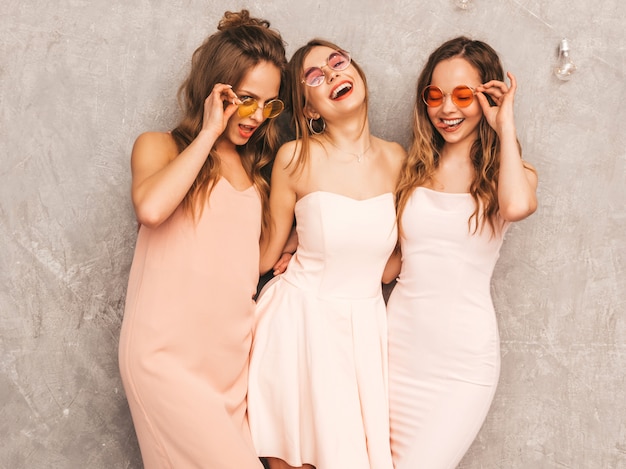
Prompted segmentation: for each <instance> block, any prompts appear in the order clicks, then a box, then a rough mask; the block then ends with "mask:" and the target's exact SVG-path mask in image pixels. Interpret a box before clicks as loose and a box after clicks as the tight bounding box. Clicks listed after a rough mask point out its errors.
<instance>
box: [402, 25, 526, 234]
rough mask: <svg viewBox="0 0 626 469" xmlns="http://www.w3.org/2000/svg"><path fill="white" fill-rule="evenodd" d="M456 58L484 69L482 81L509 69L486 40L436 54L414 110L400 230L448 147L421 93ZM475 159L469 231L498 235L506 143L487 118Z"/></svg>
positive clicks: (447, 46) (461, 42)
mask: <svg viewBox="0 0 626 469" xmlns="http://www.w3.org/2000/svg"><path fill="white" fill-rule="evenodd" d="M456 57H459V58H463V59H465V60H467V61H468V62H469V63H470V64H471V65H472V66H473V67H474V68H475V69H476V71H478V74H479V76H480V79H481V82H482V83H486V82H488V81H490V80H500V81H503V80H504V70H503V68H502V64H501V62H500V58H499V57H498V54H497V53H496V51H495V50H494V49H493V48H492V47H491V46H489V45H488V44H486V43H484V42H482V41H476V40H472V39H469V38H467V37H464V36H460V37H457V38H454V39H451V40H449V41H447V42H445V43H443V44H442V45H441V46H439V47H438V48H437V49H436V50H435V51H433V52H432V54H430V57H428V61H427V62H426V65H425V66H424V68H423V70H422V72H421V73H420V75H419V78H418V80H417V95H416V99H415V105H414V106H413V124H412V139H411V142H412V143H411V145H410V147H409V152H408V157H407V160H406V163H405V165H404V167H403V169H402V172H401V174H400V179H399V182H398V187H397V192H396V200H397V207H398V225H399V226H401V225H400V220H401V217H402V212H403V211H404V208H405V207H406V204H407V202H408V200H409V197H410V196H411V193H412V192H413V191H414V190H415V188H417V187H419V186H422V185H424V184H425V183H427V182H428V181H431V180H432V177H433V175H434V173H435V170H436V169H437V167H438V165H439V160H440V157H441V151H442V149H443V145H444V143H445V142H444V139H443V137H442V136H441V135H440V134H439V132H437V130H436V129H435V127H434V126H433V124H432V122H431V121H430V119H429V117H428V112H427V108H426V104H425V103H424V101H423V100H422V97H421V92H422V90H423V89H424V88H425V87H426V86H428V85H430V83H431V81H432V76H433V71H434V69H435V67H436V66H437V64H439V63H440V62H442V61H444V60H448V59H452V58H456ZM518 145H519V142H518ZM520 152H521V147H520ZM470 158H471V161H472V164H473V167H474V178H473V180H472V182H471V185H470V194H471V196H472V198H473V199H474V202H475V204H476V209H475V210H474V212H473V213H472V214H471V215H470V217H469V219H468V221H467V223H468V229H469V231H470V232H471V233H476V232H477V231H478V230H480V231H482V229H483V228H484V227H485V225H488V226H489V227H490V228H491V230H492V233H496V232H498V231H499V230H500V229H501V224H500V223H499V222H498V209H499V207H498V173H499V170H500V140H499V138H498V135H497V134H496V131H495V130H493V128H492V127H491V126H490V125H489V124H488V123H487V120H486V119H485V117H484V116H483V117H482V119H481V120H480V122H479V124H478V138H477V139H476V141H475V142H474V144H473V145H472V148H471V151H470ZM472 226H473V229H472Z"/></svg>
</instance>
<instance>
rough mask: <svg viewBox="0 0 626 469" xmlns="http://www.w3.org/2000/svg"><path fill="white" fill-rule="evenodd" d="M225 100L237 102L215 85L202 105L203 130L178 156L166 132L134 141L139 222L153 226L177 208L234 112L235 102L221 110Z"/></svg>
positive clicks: (134, 195) (135, 201) (224, 87)
mask: <svg viewBox="0 0 626 469" xmlns="http://www.w3.org/2000/svg"><path fill="white" fill-rule="evenodd" d="M225 99H227V100H229V101H232V100H236V95H235V94H234V92H233V91H232V90H231V89H230V86H229V85H223V84H218V85H215V87H214V88H213V91H212V92H211V94H210V95H209V96H208V97H207V98H206V100H205V103H204V119H203V126H202V130H201V131H200V133H199V134H198V136H197V137H196V138H195V139H194V140H193V141H192V142H191V143H190V144H189V146H188V147H187V148H185V150H183V151H182V152H181V153H180V154H178V149H177V147H176V143H175V141H174V139H173V137H172V136H171V135H170V134H168V133H162V132H148V133H144V134H141V135H140V136H139V137H138V138H137V140H136V141H135V145H134V146H133V151H132V156H131V169H132V178H133V180H132V199H133V204H134V207H135V213H136V215H137V220H138V221H139V223H141V224H143V225H146V226H149V227H156V226H158V225H160V224H161V223H163V221H165V220H166V219H167V218H168V217H169V216H170V215H171V214H172V213H173V212H174V210H176V207H178V206H179V205H180V203H181V202H182V200H183V198H184V197H185V195H186V194H187V192H188V191H189V188H190V187H191V185H192V184H193V182H194V181H195V179H196V177H197V175H198V172H199V171H200V169H201V168H202V165H203V164H204V162H205V160H206V158H207V156H208V154H209V152H210V151H211V148H212V147H213V145H214V144H215V142H216V141H217V139H218V137H219V136H220V135H221V134H222V132H223V131H224V129H225V128H226V123H227V122H228V119H229V118H230V116H232V114H233V113H234V112H235V111H236V110H237V105H236V104H235V103H234V101H233V102H232V103H231V104H230V105H228V107H227V108H226V110H224V105H223V101H224V100H225Z"/></svg>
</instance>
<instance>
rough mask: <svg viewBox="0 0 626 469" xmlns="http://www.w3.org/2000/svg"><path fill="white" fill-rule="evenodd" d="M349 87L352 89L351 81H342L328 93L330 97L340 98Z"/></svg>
mask: <svg viewBox="0 0 626 469" xmlns="http://www.w3.org/2000/svg"><path fill="white" fill-rule="evenodd" d="M351 89H352V83H348V82H346V83H342V84H341V85H339V86H338V87H337V88H335V89H334V90H333V93H332V94H331V95H330V97H331V98H332V99H337V98H341V97H342V96H343V95H345V94H346V93H347V92H348V91H350V90H351Z"/></svg>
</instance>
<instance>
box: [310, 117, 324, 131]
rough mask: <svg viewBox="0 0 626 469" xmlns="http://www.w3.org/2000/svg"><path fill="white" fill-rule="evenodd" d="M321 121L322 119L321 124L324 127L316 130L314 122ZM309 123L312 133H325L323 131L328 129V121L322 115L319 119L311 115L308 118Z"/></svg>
mask: <svg viewBox="0 0 626 469" xmlns="http://www.w3.org/2000/svg"><path fill="white" fill-rule="evenodd" d="M319 121H322V124H321V127H322V128H321V129H320V130H317V131H316V130H315V127H314V126H313V123H314V122H319ZM307 125H308V127H309V130H310V131H311V133H312V134H313V135H320V134H323V133H324V131H325V130H326V121H325V120H324V119H322V118H321V117H320V118H318V119H313V118H312V117H311V118H310V119H309V120H308V122H307ZM318 125H319V124H318Z"/></svg>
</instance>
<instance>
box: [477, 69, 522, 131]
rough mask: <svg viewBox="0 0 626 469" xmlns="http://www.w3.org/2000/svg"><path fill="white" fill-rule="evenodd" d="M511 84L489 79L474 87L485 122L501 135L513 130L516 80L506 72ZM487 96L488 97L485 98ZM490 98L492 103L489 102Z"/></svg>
mask: <svg viewBox="0 0 626 469" xmlns="http://www.w3.org/2000/svg"><path fill="white" fill-rule="evenodd" d="M506 75H507V77H509V81H510V82H511V86H510V87H509V86H507V85H506V83H504V82H502V81H499V80H491V81H489V82H487V83H484V84H482V85H480V86H478V87H476V97H477V99H478V102H479V103H480V106H481V108H482V110H483V114H484V115H485V119H487V123H488V124H489V125H490V126H491V127H493V129H494V130H495V131H496V132H497V133H498V135H502V133H503V132H506V131H507V130H512V131H515V117H514V109H513V108H514V102H515V91H516V90H517V80H516V79H515V76H514V75H513V74H512V73H511V72H507V74H506ZM487 96H488V97H489V98H487ZM489 100H491V101H492V102H493V105H492V104H491V103H490V102H489Z"/></svg>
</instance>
